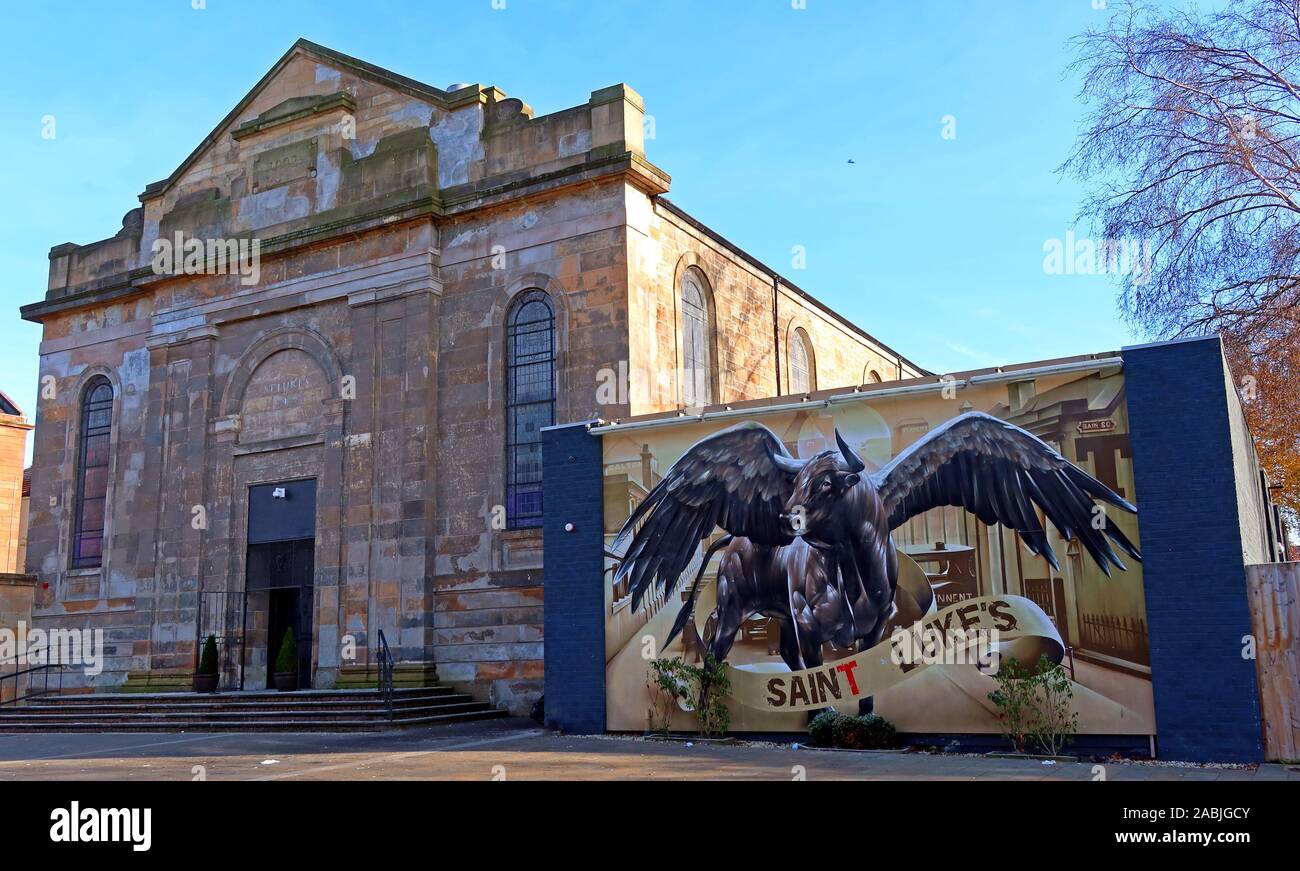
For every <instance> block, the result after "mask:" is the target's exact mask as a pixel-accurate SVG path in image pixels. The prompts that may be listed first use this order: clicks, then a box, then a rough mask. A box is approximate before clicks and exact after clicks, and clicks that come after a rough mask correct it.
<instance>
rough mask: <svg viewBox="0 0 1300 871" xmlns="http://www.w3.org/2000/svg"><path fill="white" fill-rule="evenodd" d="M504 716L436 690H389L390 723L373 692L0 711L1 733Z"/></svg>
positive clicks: (259, 727)
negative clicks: (391, 701)
mask: <svg viewBox="0 0 1300 871" xmlns="http://www.w3.org/2000/svg"><path fill="white" fill-rule="evenodd" d="M504 716H506V712H505V711H500V710H497V709H495V708H492V707H490V706H489V705H487V704H486V703H484V702H476V701H474V699H473V698H472V697H471V696H469V695H467V694H465V693H457V692H455V691H454V690H452V688H451V687H442V686H434V687H416V688H410V689H399V690H394V691H393V716H392V719H391V720H390V719H389V715H388V708H387V706H386V705H385V703H384V700H383V697H382V696H381V695H380V694H379V692H378V691H377V690H298V691H295V692H288V693H280V692H245V693H216V694H200V693H150V694H144V693H141V694H134V693H129V694H128V693H114V694H96V695H66V696H45V697H40V698H34V699H29V700H27V701H26V702H25V703H24V704H21V705H18V706H13V705H6V706H4V707H0V733H9V734H13V733H22V732H180V731H185V732H231V731H242V732H357V731H378V730H382V729H389V728H394V727H398V726H424V725H433V724H436V723H448V722H459V721H462V720H483V719H490V718H495V717H504Z"/></svg>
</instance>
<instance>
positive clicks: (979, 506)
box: [872, 411, 1142, 575]
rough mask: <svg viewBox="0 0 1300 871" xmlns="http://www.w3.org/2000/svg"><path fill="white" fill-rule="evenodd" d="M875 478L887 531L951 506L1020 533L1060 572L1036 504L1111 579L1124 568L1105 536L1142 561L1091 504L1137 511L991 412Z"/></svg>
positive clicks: (933, 439) (921, 446) (933, 437)
mask: <svg viewBox="0 0 1300 871" xmlns="http://www.w3.org/2000/svg"><path fill="white" fill-rule="evenodd" d="M872 480H873V481H874V482H875V485H876V489H877V491H879V493H880V498H881V500H882V501H883V502H884V504H885V510H886V511H887V512H888V514H889V527H890V529H896V528H898V527H899V526H901V525H902V524H903V523H905V522H906V521H907V520H908V518H910V517H914V516H916V515H917V514H920V513H921V512H923V511H928V510H930V509H931V508H937V507H939V506H942V505H954V506H958V507H960V508H965V509H966V510H967V511H970V512H972V513H974V514H975V515H976V516H977V517H979V519H980V520H982V521H983V522H984V523H987V524H993V523H1001V524H1002V525H1003V526H1007V527H1010V528H1012V529H1014V530H1016V531H1017V532H1019V533H1020V537H1021V538H1022V539H1023V540H1024V542H1025V544H1026V545H1027V546H1028V547H1029V549H1030V550H1031V551H1033V552H1034V553H1036V554H1038V555H1040V556H1044V557H1046V558H1047V561H1048V562H1050V563H1051V564H1052V566H1053V568H1057V569H1059V568H1060V565H1059V564H1058V563H1057V561H1056V554H1055V553H1054V552H1053V551H1052V547H1051V545H1050V544H1049V543H1048V541H1047V535H1046V533H1045V532H1044V530H1043V527H1042V524H1041V523H1039V520H1038V514H1037V512H1035V510H1034V507H1035V506H1037V507H1038V508H1040V509H1042V511H1043V513H1044V514H1046V515H1047V517H1048V518H1049V519H1050V520H1051V521H1052V524H1053V525H1054V526H1055V527H1056V528H1057V529H1058V530H1059V531H1060V533H1061V535H1062V536H1063V537H1064V538H1065V539H1066V540H1067V541H1070V540H1072V539H1073V538H1074V537H1075V536H1076V535H1077V536H1078V538H1079V541H1080V542H1081V543H1082V544H1083V546H1084V547H1085V548H1086V549H1087V550H1088V553H1090V554H1092V558H1093V559H1094V560H1096V561H1097V565H1099V566H1101V568H1102V571H1104V572H1105V573H1106V574H1107V575H1109V574H1110V567H1109V565H1108V563H1113V564H1115V565H1116V566H1118V567H1119V568H1120V569H1123V568H1125V566H1124V564H1123V563H1122V562H1120V560H1119V557H1118V556H1116V555H1115V551H1114V550H1113V549H1112V548H1111V545H1110V542H1109V541H1107V538H1108V537H1109V538H1110V540H1111V541H1114V542H1115V543H1116V544H1117V545H1119V547H1120V548H1121V549H1122V550H1123V551H1124V552H1125V553H1127V554H1128V555H1129V556H1131V557H1133V558H1134V559H1135V560H1138V561H1141V559H1142V555H1141V554H1140V553H1138V551H1137V548H1135V547H1134V546H1133V543H1132V542H1130V541H1129V540H1128V538H1127V537H1126V536H1125V535H1124V533H1123V531H1122V530H1120V529H1119V528H1118V527H1117V526H1115V525H1114V524H1113V523H1111V522H1110V521H1109V519H1108V518H1106V516H1105V513H1104V512H1098V511H1097V510H1096V503H1094V502H1093V500H1094V499H1100V500H1102V501H1103V502H1108V503H1110V504H1111V505H1114V506H1117V507H1119V508H1122V509H1123V510H1125V511H1129V512H1132V513H1137V509H1136V508H1134V507H1133V506H1132V505H1131V504H1130V503H1129V502H1127V501H1125V500H1124V499H1122V498H1120V497H1119V496H1118V495H1116V494H1115V493H1113V492H1111V490H1110V488H1109V487H1107V486H1106V485H1105V484H1102V483H1101V482H1100V481H1098V480H1097V479H1096V478H1094V477H1092V476H1091V475H1089V474H1088V473H1087V472H1084V471H1083V470H1082V469H1080V468H1079V467H1078V466H1075V465H1074V464H1073V463H1071V462H1070V461H1069V460H1067V459H1066V458H1065V457H1063V456H1061V455H1060V454H1059V453H1057V452H1056V451H1055V450H1053V449H1052V448H1051V447H1050V446H1049V445H1048V444H1047V443H1045V442H1044V441H1042V440H1041V439H1039V438H1038V437H1036V436H1034V435H1032V434H1030V433H1028V432H1025V431H1024V430H1023V429H1021V428H1020V427H1018V426H1016V425H1014V424H1011V423H1007V422H1006V421H1004V420H999V419H998V418H996V417H993V416H992V415H989V414H984V413H982V412H978V411H974V412H969V413H967V414H963V415H961V416H960V417H956V418H953V419H952V420H951V421H949V422H948V423H947V424H945V425H943V426H940V427H938V428H936V429H934V430H932V431H930V432H929V433H927V434H926V435H925V436H924V437H922V438H921V440H920V441H918V442H916V443H915V444H913V445H912V446H911V447H910V448H908V449H907V450H906V451H904V452H903V453H901V454H899V455H898V456H897V457H895V458H894V459H893V461H892V462H890V463H889V464H888V465H887V466H885V467H884V468H882V469H881V470H880V471H879V472H877V473H876V474H874V475H873V476H872ZM1098 527H1100V528H1098Z"/></svg>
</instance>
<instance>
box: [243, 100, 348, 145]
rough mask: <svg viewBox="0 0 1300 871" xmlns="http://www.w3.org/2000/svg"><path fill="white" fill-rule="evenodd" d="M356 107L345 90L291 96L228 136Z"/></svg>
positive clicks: (249, 133) (246, 136) (253, 131)
mask: <svg viewBox="0 0 1300 871" xmlns="http://www.w3.org/2000/svg"><path fill="white" fill-rule="evenodd" d="M356 108H357V103H356V101H355V100H353V99H352V95H351V94H349V93H348V92H347V91H340V92H339V93H337V94H328V95H326V96H323V97H292V98H290V99H288V100H285V101H284V102H283V103H280V104H278V105H276V106H273V107H271V108H270V109H267V110H266V111H265V112H263V113H262V114H261V115H258V116H257V117H256V118H254V119H252V120H251V121H245V122H244V123H243V124H240V125H239V126H238V127H236V128H235V129H234V130H232V131H230V138H231V139H234V140H236V141H239V140H243V139H247V138H248V137H250V136H253V135H255V134H257V133H262V132H264V131H267V130H272V129H274V128H276V127H280V126H281V125H284V124H288V123H290V122H293V121H297V120H299V119H301V118H310V117H312V116H313V115H323V114H325V113H326V112H333V111H336V110H338V111H343V112H353V111H355V110H356Z"/></svg>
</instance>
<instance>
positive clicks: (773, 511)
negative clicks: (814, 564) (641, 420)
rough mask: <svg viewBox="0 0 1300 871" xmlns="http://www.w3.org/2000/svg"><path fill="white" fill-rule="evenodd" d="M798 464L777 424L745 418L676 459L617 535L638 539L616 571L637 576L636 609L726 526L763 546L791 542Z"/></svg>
mask: <svg viewBox="0 0 1300 871" xmlns="http://www.w3.org/2000/svg"><path fill="white" fill-rule="evenodd" d="M777 458H780V459H782V460H784V461H785V462H786V465H787V467H789V466H790V465H792V464H794V463H796V462H797V461H796V460H794V459H793V458H792V457H791V456H790V454H789V452H788V451H786V449H785V446H784V445H782V444H781V440H780V439H778V438H777V437H776V436H775V435H774V434H773V433H772V431H771V430H770V429H768V428H767V427H765V426H763V425H762V424H759V423H752V422H750V423H742V424H739V425H737V426H733V427H731V428H729V429H725V430H722V431H721V432H717V433H714V434H713V435H710V436H708V437H707V438H704V439H701V440H700V441H699V442H697V443H696V444H695V445H694V446H693V447H692V448H691V449H690V450H688V451H687V452H686V453H685V454H683V455H682V457H681V458H680V459H679V460H678V461H677V462H676V463H673V466H672V468H671V469H669V470H668V473H667V474H666V475H664V477H663V479H662V480H661V481H660V482H659V483H658V484H656V485H655V486H654V489H652V490H651V491H650V493H649V495H647V496H646V498H645V501H644V502H642V503H641V504H640V505H638V506H637V507H636V510H635V511H633V512H632V515H631V516H630V517H628V519H627V522H626V523H624V524H623V529H622V531H620V532H619V534H618V536H617V537H616V538H615V539H614V547H615V549H617V548H618V546H619V545H620V544H621V543H622V542H623V541H625V540H626V539H627V538H628V536H631V538H632V541H631V544H629V545H628V548H627V552H626V553H625V554H624V556H623V562H622V564H621V565H620V566H619V568H618V572H617V573H616V574H615V576H614V580H615V582H618V581H621V580H622V579H623V578H624V577H629V578H631V589H632V608H633V609H635V608H636V607H637V606H638V605H639V604H640V602H641V597H642V596H644V595H645V593H646V591H647V590H649V589H650V585H651V584H652V583H657V585H658V587H659V588H660V589H664V590H665V591H666V592H669V593H671V592H672V590H674V589H675V588H676V587H677V582H678V579H679V578H680V577H681V575H682V573H683V572H684V571H686V569H687V568H688V567H690V565H691V562H692V559H693V558H694V557H695V555H696V553H697V550H698V548H699V544H700V542H701V541H703V540H704V539H705V538H706V537H708V535H709V534H710V533H711V532H713V530H714V528H715V527H719V526H720V527H722V528H723V529H725V530H726V531H727V532H729V533H731V534H732V535H743V536H746V537H747V538H749V539H751V540H753V541H754V542H757V543H759V544H767V545H780V544H789V543H790V542H791V540H792V539H791V538H790V537H789V536H788V535H786V534H785V533H784V532H782V530H781V528H780V515H781V512H782V510H784V507H785V503H786V500H787V499H788V498H789V497H790V492H791V489H792V482H793V480H794V474H793V472H791V471H787V470H786V469H782V468H781V466H780V465H778V460H777Z"/></svg>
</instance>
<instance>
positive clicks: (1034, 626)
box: [603, 370, 1155, 735]
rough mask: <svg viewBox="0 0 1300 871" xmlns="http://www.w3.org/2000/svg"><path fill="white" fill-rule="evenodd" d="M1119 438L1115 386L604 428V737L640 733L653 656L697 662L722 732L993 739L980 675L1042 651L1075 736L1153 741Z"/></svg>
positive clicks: (1128, 472) (977, 388) (1066, 380)
mask: <svg viewBox="0 0 1300 871" xmlns="http://www.w3.org/2000/svg"><path fill="white" fill-rule="evenodd" d="M1127 431H1128V428H1127V409H1126V408H1125V405H1124V389H1123V376H1122V375H1121V374H1119V373H1118V372H1116V371H1114V370H1110V371H1103V370H1096V371H1087V372H1073V373H1065V374H1055V375H1049V376H1045V377H1040V378H1038V379H1037V380H1033V381H1027V382H1017V383H1016V384H1015V385H1013V386H1012V387H1011V388H1010V389H1008V387H1007V386H1006V384H1005V383H1004V384H1002V385H996V384H988V385H971V386H969V387H967V388H966V389H964V390H962V391H961V394H960V398H959V399H958V400H953V399H951V398H947V397H946V396H945V395H943V394H942V393H940V392H937V391H936V392H930V393H924V394H911V395H899V396H893V397H890V396H888V395H885V396H881V397H878V398H875V399H870V398H864V399H861V400H856V401H849V402H841V403H831V404H827V403H809V407H808V408H807V409H806V410H804V409H798V410H793V411H791V410H789V407H788V406H787V407H786V408H785V409H784V410H775V411H769V412H764V411H763V410H762V409H756V410H755V411H754V413H753V414H752V415H749V416H747V417H745V418H744V419H742V420H740V421H739V422H735V421H734V419H733V420H732V421H718V422H711V421H704V422H688V423H673V424H670V425H666V426H659V427H653V428H640V429H635V428H629V429H628V430H625V431H620V430H619V429H618V428H617V427H614V428H611V430H610V431H609V432H608V433H606V434H605V436H604V445H603V452H604V476H605V482H604V484H605V486H604V493H605V497H604V498H605V548H606V559H605V569H606V570H605V577H604V584H605V588H606V594H605V599H606V601H605V605H606V619H605V624H606V633H605V648H606V688H607V696H606V698H607V712H606V713H607V717H606V720H607V726H608V728H610V729H615V730H641V729H644V728H645V727H646V726H647V710H648V709H649V708H650V707H651V706H652V704H653V699H652V698H651V693H652V692H653V690H652V689H650V688H649V687H648V684H650V683H651V681H649V680H648V671H649V660H650V659H653V658H655V657H667V658H673V657H681V658H682V659H683V660H685V661H687V662H699V661H701V660H702V659H703V658H704V655H705V653H706V652H707V653H708V654H711V655H712V656H713V657H714V658H716V659H718V660H720V661H725V662H727V663H728V665H729V666H731V668H730V670H729V671H730V679H731V685H732V690H731V695H730V698H729V700H728V706H729V707H730V708H731V712H732V726H731V728H732V729H733V730H734V731H765V730H767V731H795V730H799V729H801V728H802V727H803V724H804V723H805V722H806V719H807V716H808V713H809V712H810V711H815V710H819V709H824V708H829V707H833V708H836V709H838V710H842V711H844V712H846V713H858V712H859V711H866V710H872V709H874V710H875V711H876V712H877V713H880V714H882V715H884V716H885V717H887V718H889V719H890V720H892V721H893V722H894V723H895V724H896V725H897V726H898V728H900V729H901V730H903V731H908V732H954V733H959V732H970V733H993V732H997V731H998V729H999V727H998V723H997V720H996V712H995V708H994V707H993V705H992V703H991V702H990V701H989V700H988V693H989V691H990V690H992V689H993V688H994V686H995V684H994V681H993V679H992V677H990V674H991V673H992V672H994V671H995V670H996V668H997V666H998V663H999V662H1001V661H1003V660H1004V659H1005V658H1008V657H1015V658H1016V659H1019V660H1021V661H1022V662H1035V661H1037V660H1038V658H1039V657H1040V656H1047V657H1048V658H1049V659H1050V660H1052V661H1054V662H1059V663H1061V664H1062V665H1063V666H1065V667H1066V669H1067V673H1068V674H1069V676H1070V677H1071V680H1072V681H1073V683H1074V686H1073V690H1074V701H1073V705H1074V708H1075V710H1076V712H1077V713H1078V714H1079V729H1080V731H1081V732H1083V733H1094V734H1109V735H1124V734H1130V735H1144V734H1153V733H1154V731H1155V727H1154V714H1153V706H1152V697H1151V683H1150V667H1149V662H1150V660H1149V656H1148V652H1147V642H1146V631H1145V614H1144V610H1143V594H1142V578H1141V568H1140V560H1141V555H1140V551H1139V548H1138V545H1137V541H1138V538H1137V511H1138V506H1137V499H1136V496H1135V494H1134V493H1133V479H1132V467H1131V454H1130V451H1129V448H1128V439H1127ZM648 652H649V653H652V654H653V656H648ZM675 716H677V718H678V719H676V720H675V721H674V727H680V728H691V726H692V725H693V723H692V720H691V719H690V714H689V713H687V712H685V711H682V712H678V714H676V715H675Z"/></svg>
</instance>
